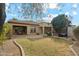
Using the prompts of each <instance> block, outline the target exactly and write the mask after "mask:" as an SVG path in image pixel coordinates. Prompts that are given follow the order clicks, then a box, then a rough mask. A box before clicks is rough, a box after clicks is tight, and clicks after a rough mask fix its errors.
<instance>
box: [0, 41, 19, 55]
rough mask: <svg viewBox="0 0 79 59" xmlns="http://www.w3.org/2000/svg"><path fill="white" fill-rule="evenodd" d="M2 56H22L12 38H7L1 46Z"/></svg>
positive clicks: (0, 53)
mask: <svg viewBox="0 0 79 59" xmlns="http://www.w3.org/2000/svg"><path fill="white" fill-rule="evenodd" d="M0 56H20V51H19V48H18V47H17V46H16V45H15V44H14V43H13V41H12V40H7V41H5V42H4V44H3V45H2V46H0Z"/></svg>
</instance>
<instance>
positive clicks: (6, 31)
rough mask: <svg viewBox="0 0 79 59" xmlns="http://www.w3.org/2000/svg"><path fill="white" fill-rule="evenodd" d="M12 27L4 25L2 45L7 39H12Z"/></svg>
mask: <svg viewBox="0 0 79 59" xmlns="http://www.w3.org/2000/svg"><path fill="white" fill-rule="evenodd" d="M10 33H11V26H10V24H8V23H5V24H4V25H3V30H2V32H1V35H0V43H3V41H5V40H6V39H9V38H10V37H11V34H10Z"/></svg>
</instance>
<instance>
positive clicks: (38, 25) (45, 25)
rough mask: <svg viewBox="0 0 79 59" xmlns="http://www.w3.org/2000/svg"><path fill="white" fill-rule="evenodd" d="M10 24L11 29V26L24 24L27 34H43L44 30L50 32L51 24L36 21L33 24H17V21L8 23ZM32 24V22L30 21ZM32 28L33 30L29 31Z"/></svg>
mask: <svg viewBox="0 0 79 59" xmlns="http://www.w3.org/2000/svg"><path fill="white" fill-rule="evenodd" d="M10 24H11V25H12V31H13V30H14V29H13V26H21V27H22V26H24V27H27V29H26V31H27V35H30V34H37V33H39V34H41V35H44V34H45V33H46V32H51V33H52V28H53V27H52V25H51V24H50V23H45V22H43V23H36V24H35V25H29V24H19V23H10ZM31 24H32V23H31ZM33 24H34V23H33ZM32 29H33V30H35V32H31V31H32Z"/></svg>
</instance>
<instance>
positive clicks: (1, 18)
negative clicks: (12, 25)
mask: <svg viewBox="0 0 79 59" xmlns="http://www.w3.org/2000/svg"><path fill="white" fill-rule="evenodd" d="M5 17H6V14H5V3H0V35H1V32H2V28H3V24H4V22H5Z"/></svg>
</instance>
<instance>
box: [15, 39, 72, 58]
mask: <svg viewBox="0 0 79 59" xmlns="http://www.w3.org/2000/svg"><path fill="white" fill-rule="evenodd" d="M16 41H17V42H18V43H19V44H20V45H21V46H22V47H23V49H24V52H25V54H26V55H29V56H65V55H73V53H72V51H71V49H70V48H69V43H68V42H67V41H65V40H63V39H59V40H58V39H55V38H52V40H51V38H43V39H40V40H34V41H33V40H29V39H23V38H19V39H17V40H16Z"/></svg>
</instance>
